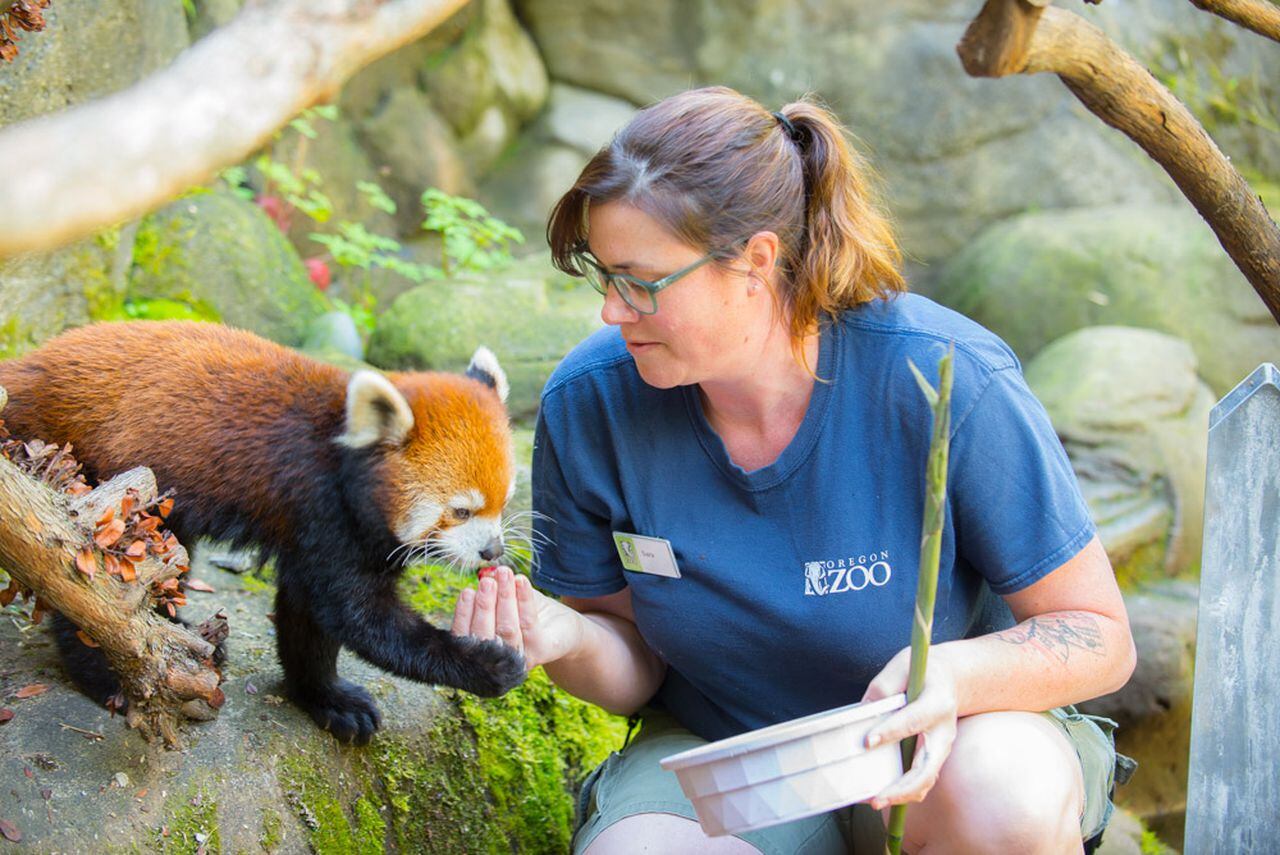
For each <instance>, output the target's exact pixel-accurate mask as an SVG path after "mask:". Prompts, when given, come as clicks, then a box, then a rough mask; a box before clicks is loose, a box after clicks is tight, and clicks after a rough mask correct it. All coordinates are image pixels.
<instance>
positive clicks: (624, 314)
mask: <svg viewBox="0 0 1280 855" xmlns="http://www.w3.org/2000/svg"><path fill="white" fill-rule="evenodd" d="M639 318H640V313H639V312H637V311H636V310H635V309H633V308H631V307H630V306H629V305H627V301H626V300H624V299H622V295H621V294H619V293H618V289H617V288H615V287H614V286H612V285H610V286H609V287H608V288H607V289H606V290H605V292H604V305H603V306H601V307H600V320H602V321H604V322H605V323H606V324H608V325H609V326H618V325H619V324H625V323H630V322H632V321H635V320H638V319H639Z"/></svg>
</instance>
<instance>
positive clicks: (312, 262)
mask: <svg viewBox="0 0 1280 855" xmlns="http://www.w3.org/2000/svg"><path fill="white" fill-rule="evenodd" d="M304 263H305V264H306V265H307V274H308V275H309V276H310V277H311V281H312V282H314V283H315V284H316V287H317V288H319V289H320V290H321V291H328V290H329V283H330V282H332V281H333V274H332V273H330V272H329V265H327V264H325V263H324V261H323V260H322V259H319V258H308V259H307V260H306V261H305V262H304Z"/></svg>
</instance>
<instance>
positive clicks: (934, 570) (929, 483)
mask: <svg viewBox="0 0 1280 855" xmlns="http://www.w3.org/2000/svg"><path fill="white" fill-rule="evenodd" d="M954 352H955V346H954V345H952V347H951V348H949V349H948V350H947V353H946V355H945V356H943V357H942V359H941V360H939V362H938V388H937V389H936V390H935V389H934V388H933V386H931V385H929V381H928V380H926V379H924V375H923V374H921V373H920V369H918V368H916V366H915V363H913V362H912V361H911V360H907V365H909V366H910V367H911V373H912V374H914V375H915V377H916V383H917V384H919V386H920V391H921V392H923V393H924V396H925V398H926V399H927V400H928V401H929V405H930V407H932V408H933V437H932V439H930V441H929V463H928V467H927V469H926V470H925V499H924V525H923V526H922V527H921V534H920V573H919V578H918V580H917V582H916V612H915V620H914V621H913V622H912V626H911V671H910V674H909V676H908V677H907V703H911V702H912V701H914V700H915V699H916V698H918V697H920V691H921V690H922V689H923V688H924V672H925V668H926V666H927V665H928V661H929V641H930V638H931V637H932V635H933V601H934V598H935V596H936V594H937V592H938V556H939V554H940V553H941V551H942V524H943V521H944V520H945V518H946V501H947V453H948V451H949V450H950V448H949V447H950V438H951V374H952V372H951V366H952V356H953V354H954ZM915 753H916V738H915V737H914V736H911V737H908V738H907V739H904V740H902V768H903V769H910V768H911V761H912V759H913V758H914V757H915ZM906 825H907V806H906V805H894V806H893V808H892V809H891V810H890V811H889V830H888V841H887V843H886V846H885V851H886V852H888V853H889V855H901V852H902V834H903V831H904V830H905V828H906Z"/></svg>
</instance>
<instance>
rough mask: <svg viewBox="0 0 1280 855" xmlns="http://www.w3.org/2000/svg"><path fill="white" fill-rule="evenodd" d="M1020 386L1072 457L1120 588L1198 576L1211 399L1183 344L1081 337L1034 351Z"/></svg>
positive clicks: (1146, 334)
mask: <svg viewBox="0 0 1280 855" xmlns="http://www.w3.org/2000/svg"><path fill="white" fill-rule="evenodd" d="M1026 376H1027V383H1028V384H1029V385H1030V386H1031V388H1032V390H1033V391H1034V392H1035V393H1036V396H1037V397H1038V398H1039V399H1040V400H1041V401H1042V402H1043V403H1044V405H1045V409H1046V410H1048V412H1049V417H1050V419H1052V421H1053V425H1054V428H1055V429H1056V430H1057V431H1058V435H1059V436H1060V437H1061V438H1062V443H1063V445H1064V446H1065V447H1066V449H1067V454H1068V455H1069V456H1070V457H1071V465H1072V466H1073V467H1074V469H1075V472H1076V476H1077V477H1078V478H1079V480H1080V487H1081V489H1082V490H1083V492H1084V496H1085V499H1086V500H1087V501H1088V502H1089V510H1090V512H1091V513H1092V515H1093V519H1094V521H1095V522H1096V523H1097V524H1098V529H1099V532H1100V534H1101V537H1102V542H1103V545H1104V546H1106V548H1107V553H1108V555H1110V556H1111V562H1112V564H1113V565H1115V568H1116V575H1117V577H1118V578H1119V579H1120V582H1121V584H1122V586H1124V587H1132V586H1134V585H1135V584H1137V583H1138V582H1140V581H1143V580H1148V579H1159V578H1163V577H1166V576H1193V575H1194V574H1195V573H1197V572H1198V570H1199V567H1200V548H1201V543H1202V540H1203V525H1204V520H1203V516H1204V478H1205V455H1206V448H1207V443H1208V426H1209V411H1210V410H1211V409H1212V408H1213V404H1214V396H1213V394H1212V393H1211V392H1210V391H1209V388H1208V387H1207V386H1205V384H1204V383H1203V382H1201V381H1200V379H1199V378H1198V377H1197V376H1196V358H1195V354H1194V353H1193V352H1192V351H1191V348H1190V347H1189V346H1188V345H1187V344H1186V342H1183V341H1181V340H1180V339H1176V338H1173V337H1172V336H1167V335H1164V334H1163V333H1158V332H1154V331H1152V330H1143V329H1135V328H1132V327H1088V328H1086V329H1083V330H1078V331H1076V332H1074V333H1071V334H1070V335H1067V336H1064V337H1063V338H1061V339H1059V340H1058V341H1055V342H1053V343H1052V344H1050V345H1049V346H1047V347H1045V348H1044V349H1043V350H1041V351H1040V353H1039V354H1037V356H1036V357H1035V359H1033V360H1032V361H1031V362H1030V363H1029V364H1028V365H1027V368H1026Z"/></svg>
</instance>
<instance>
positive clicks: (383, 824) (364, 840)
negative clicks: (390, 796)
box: [354, 796, 387, 855]
mask: <svg viewBox="0 0 1280 855" xmlns="http://www.w3.org/2000/svg"><path fill="white" fill-rule="evenodd" d="M354 811H355V821H356V825H355V844H356V851H357V852H361V853H368V855H378V853H380V852H382V851H384V849H385V848H386V847H385V842H386V839H387V821H386V820H384V819H383V818H382V814H381V813H379V812H378V809H377V808H376V807H374V805H373V802H371V801H369V800H368V799H367V798H365V797H364V796H361V797H360V798H358V799H356V804H355V809H354Z"/></svg>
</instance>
